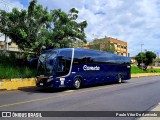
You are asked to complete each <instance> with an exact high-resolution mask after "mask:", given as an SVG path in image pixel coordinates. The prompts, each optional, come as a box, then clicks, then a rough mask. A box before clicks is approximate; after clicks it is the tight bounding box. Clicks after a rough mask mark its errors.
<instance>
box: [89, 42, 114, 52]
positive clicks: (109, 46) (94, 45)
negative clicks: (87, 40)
mask: <svg viewBox="0 0 160 120" xmlns="http://www.w3.org/2000/svg"><path fill="white" fill-rule="evenodd" d="M101 46H103V47H102V48H101ZM90 48H91V49H94V50H102V51H106V52H111V53H114V52H115V47H114V44H113V43H110V42H109V41H104V40H96V41H95V42H93V43H92V44H91V45H90Z"/></svg>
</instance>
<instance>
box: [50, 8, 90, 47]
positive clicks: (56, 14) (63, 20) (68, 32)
mask: <svg viewBox="0 0 160 120" xmlns="http://www.w3.org/2000/svg"><path fill="white" fill-rule="evenodd" d="M51 14H52V16H53V23H54V29H53V33H54V34H53V36H52V37H53V38H54V40H56V41H57V42H58V43H59V45H60V47H61V48H65V47H72V44H74V42H76V41H82V42H84V43H86V42H87V41H86V35H85V33H84V29H85V28H86V27H87V21H83V22H80V23H77V22H76V20H77V18H78V10H76V9H75V8H72V9H71V10H70V11H69V13H68V14H67V13H65V12H63V11H61V9H58V10H53V11H52V12H51Z"/></svg>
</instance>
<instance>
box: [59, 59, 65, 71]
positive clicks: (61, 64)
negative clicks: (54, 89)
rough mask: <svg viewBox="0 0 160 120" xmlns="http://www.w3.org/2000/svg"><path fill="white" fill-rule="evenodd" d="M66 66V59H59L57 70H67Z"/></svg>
mask: <svg viewBox="0 0 160 120" xmlns="http://www.w3.org/2000/svg"><path fill="white" fill-rule="evenodd" d="M65 66H66V64H65V61H59V63H58V70H57V71H58V72H65Z"/></svg>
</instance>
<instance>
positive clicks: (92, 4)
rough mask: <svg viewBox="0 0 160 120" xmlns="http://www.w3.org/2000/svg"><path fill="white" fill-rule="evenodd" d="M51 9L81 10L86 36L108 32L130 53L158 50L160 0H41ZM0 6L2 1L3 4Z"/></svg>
mask: <svg viewBox="0 0 160 120" xmlns="http://www.w3.org/2000/svg"><path fill="white" fill-rule="evenodd" d="M19 1H20V0H13V1H11V0H9V1H7V2H9V3H12V4H14V5H16V6H18V7H19V8H23V7H24V6H25V5H24V4H21V3H22V2H19ZM38 3H39V4H42V5H43V6H47V7H48V8H49V10H53V9H59V8H60V9H62V10H63V11H65V12H68V11H69V10H70V9H71V8H73V7H75V8H77V9H78V10H79V19H78V21H83V20H87V22H88V27H87V29H86V30H85V31H86V35H87V40H88V41H92V40H93V39H94V38H102V37H105V36H109V37H114V38H117V39H120V40H123V41H126V42H128V48H129V52H130V53H131V56H134V55H136V54H137V53H138V52H140V49H141V46H140V44H144V45H143V50H144V49H147V50H152V51H159V49H160V48H159V46H160V42H159V38H160V30H159V28H160V14H159V13H160V2H159V0H152V1H151V0H137V1H135V0H38ZM0 8H1V5H0Z"/></svg>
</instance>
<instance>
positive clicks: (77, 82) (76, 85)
mask: <svg viewBox="0 0 160 120" xmlns="http://www.w3.org/2000/svg"><path fill="white" fill-rule="evenodd" d="M73 87H74V89H79V88H80V87H81V79H80V78H78V77H77V78H75V79H74V83H73Z"/></svg>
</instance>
